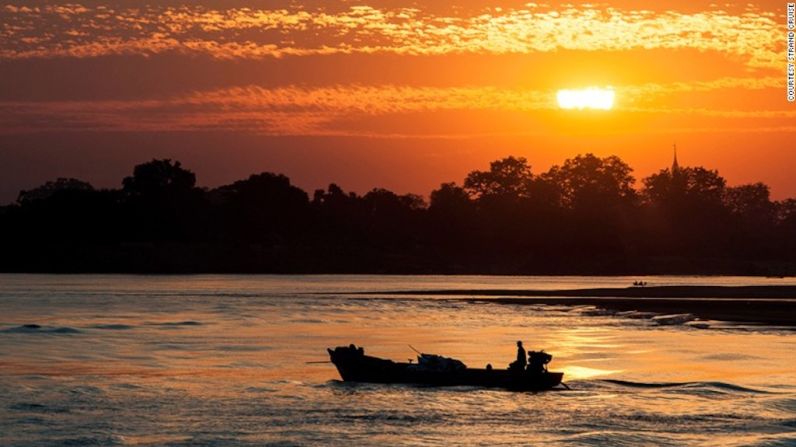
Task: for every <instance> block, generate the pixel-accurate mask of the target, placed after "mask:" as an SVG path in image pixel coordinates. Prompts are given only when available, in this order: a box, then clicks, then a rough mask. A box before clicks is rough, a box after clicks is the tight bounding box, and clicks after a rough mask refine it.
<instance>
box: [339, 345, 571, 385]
mask: <svg viewBox="0 0 796 447" xmlns="http://www.w3.org/2000/svg"><path fill="white" fill-rule="evenodd" d="M327 351H328V352H329V358H330V360H331V362H332V364H334V366H335V367H337V371H338V372H339V373H340V377H341V378H342V379H343V381H344V382H366V383H401V384H415V385H423V386H434V387H446V386H474V387H481V388H502V389H507V390H513V391H545V390H550V389H553V388H555V387H556V386H558V385H559V384H561V381H562V379H563V378H564V373H562V372H549V371H547V368H546V364H547V362H549V361H550V359H552V356H550V355H549V354H546V353H544V352H542V353H540V354H542V359H543V360H542V363H541V367H538V368H534V369H531V368H529V369H528V370H523V369H520V370H515V369H494V368H492V367H491V365H487V367H486V368H468V367H467V366H465V365H464V363H462V362H461V361H459V360H455V359H450V358H446V357H442V356H438V355H434V354H419V355H418V362H417V363H413V362H411V361H410V362H394V361H392V360H387V359H382V358H379V357H373V356H369V355H365V350H364V349H363V348H361V347H359V348H358V347H356V346H355V345H350V346H339V347H337V348H335V349H329V348H327ZM532 354H535V353H532ZM544 359H546V361H544Z"/></svg>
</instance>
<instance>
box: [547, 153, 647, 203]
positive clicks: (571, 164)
mask: <svg viewBox="0 0 796 447" xmlns="http://www.w3.org/2000/svg"><path fill="white" fill-rule="evenodd" d="M632 172H633V169H632V168H631V167H630V166H628V165H627V164H626V163H625V162H623V161H622V160H621V159H620V158H619V157H616V156H610V157H606V158H599V157H596V156H595V155H594V154H586V155H578V156H577V157H575V158H571V159H568V160H566V161H565V162H564V164H563V165H561V166H553V167H552V168H550V171H548V172H547V173H546V174H545V175H544V177H545V178H546V179H547V180H548V181H549V182H550V183H551V184H553V185H555V186H556V187H557V188H558V189H559V191H560V194H561V202H562V205H563V206H564V207H567V208H570V209H575V210H580V211H583V212H586V213H588V214H593V213H595V212H597V211H598V210H605V209H609V210H612V211H613V212H616V211H617V210H616V208H617V207H624V206H631V205H633V204H634V202H635V200H636V191H635V189H633V184H634V183H635V181H636V180H635V179H634V178H633V175H632Z"/></svg>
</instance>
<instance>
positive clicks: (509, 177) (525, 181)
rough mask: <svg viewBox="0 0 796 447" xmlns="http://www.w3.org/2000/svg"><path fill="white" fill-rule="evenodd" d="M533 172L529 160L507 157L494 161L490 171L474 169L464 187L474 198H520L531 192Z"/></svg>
mask: <svg viewBox="0 0 796 447" xmlns="http://www.w3.org/2000/svg"><path fill="white" fill-rule="evenodd" d="M532 181H533V174H532V173H531V166H530V165H529V164H528V160H526V159H525V158H523V157H506V158H503V159H501V160H497V161H493V162H492V163H490V165H489V171H473V172H471V173H469V174H468V175H467V178H466V179H465V180H464V189H465V190H466V191H467V192H468V193H469V194H470V196H471V197H474V198H477V199H479V198H483V197H490V196H501V197H511V198H519V197H525V196H527V195H528V194H529V191H530V188H531V184H532Z"/></svg>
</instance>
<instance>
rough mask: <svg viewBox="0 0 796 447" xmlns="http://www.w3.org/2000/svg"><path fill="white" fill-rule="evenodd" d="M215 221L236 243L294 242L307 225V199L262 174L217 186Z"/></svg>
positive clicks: (287, 184) (284, 181) (281, 178)
mask: <svg viewBox="0 0 796 447" xmlns="http://www.w3.org/2000/svg"><path fill="white" fill-rule="evenodd" d="M213 193H214V194H217V195H220V196H221V197H222V204H221V206H220V207H219V215H218V216H217V218H219V219H220V220H221V221H222V222H225V223H226V224H227V228H226V232H227V234H229V235H231V236H233V237H234V238H236V239H240V238H243V239H246V240H256V241H268V242H271V243H274V242H278V241H280V238H283V237H288V238H295V237H296V236H297V235H298V234H300V233H302V231H304V229H306V227H307V225H308V219H309V197H308V196H307V193H305V192H304V191H302V190H301V189H299V188H297V187H295V186H293V185H291V184H290V179H288V178H287V177H286V176H284V175H282V174H273V173H270V172H263V173H261V174H256V175H252V176H250V177H249V178H248V179H246V180H239V181H237V182H235V183H232V184H231V185H226V186H221V187H219V188H217V189H216V190H215V191H213Z"/></svg>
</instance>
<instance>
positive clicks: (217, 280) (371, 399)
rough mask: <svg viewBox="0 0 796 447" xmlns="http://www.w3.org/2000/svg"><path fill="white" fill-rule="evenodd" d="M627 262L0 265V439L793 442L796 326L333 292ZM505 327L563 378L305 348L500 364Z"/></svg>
mask: <svg viewBox="0 0 796 447" xmlns="http://www.w3.org/2000/svg"><path fill="white" fill-rule="evenodd" d="M635 279H638V278H622V277H596V278H595V277H463V276H440V277H435V276H425V277H411V276H234V275H218V276H123V275H118V276H117V275H109V276H90V275H77V276H51V275H0V445H3V446H51V445H52V446H68V445H103V446H113V445H207V446H215V445H217V446H227V445H230V446H235V445H280V446H283V445H284V446H288V445H324V446H325V445H490V446H492V445H518V444H525V445H537V444H543V443H544V444H545V445H553V446H555V445H573V446H580V445H583V446H589V445H612V446H621V445H672V446H681V445H704V446H716V445H723V446H736V445H737V446H741V445H743V446H789V445H796V332H793V331H790V330H787V329H784V328H776V327H749V326H740V325H732V324H725V323H721V322H711V324H710V327H709V328H707V329H704V328H703V329H699V328H696V327H694V326H689V325H666V326H660V325H657V324H654V323H653V322H652V321H651V320H648V319H639V318H627V317H624V316H616V315H603V314H601V313H600V312H598V311H595V309H592V308H588V307H565V306H520V305H505V304H490V303H470V302H466V301H462V300H457V299H451V298H450V297H424V296H412V297H409V298H406V297H403V298H401V297H391V296H388V297H384V296H380V295H378V296H377V295H368V294H367V293H364V294H358V295H351V294H348V293H347V292H368V291H393V290H417V289H421V290H422V289H448V288H451V289H456V288H460V289H479V288H494V289H510V288H526V289H542V288H572V287H578V288H580V287H583V288H586V287H622V286H626V285H628V284H630V283H631V282H632V281H633V280H635ZM644 280H646V281H647V282H648V283H649V285H650V286H653V285H672V284H721V285H750V284H780V285H781V284H794V280H793V279H763V278H735V277H723V278H716V277H714V278H698V277H648V278H644ZM26 325H28V326H26ZM30 325H36V326H30ZM518 339H521V340H524V341H525V345H526V347H528V348H533V349H545V350H546V351H547V352H550V353H552V354H553V355H554V360H553V362H552V364H551V365H550V369H551V370H558V371H563V372H565V374H566V376H565V381H566V383H567V384H568V385H569V387H570V388H571V390H570V391H567V390H564V391H553V392H546V393H538V394H534V393H512V392H507V391H498V390H483V389H475V388H452V389H433V388H422V387H412V386H403V385H367V384H359V385H353V384H344V383H342V382H340V381H339V377H338V375H337V372H336V370H335V369H334V367H333V366H332V365H330V364H327V363H317V364H308V363H307V362H312V361H324V360H327V359H328V356H327V355H326V351H325V349H326V348H327V347H334V346H338V345H348V344H349V343H356V344H357V345H362V346H364V347H365V349H366V352H367V353H368V354H372V355H377V356H380V357H388V358H393V359H396V360H406V359H408V358H412V357H413V356H414V353H413V352H412V350H411V349H410V348H409V346H408V345H410V344H411V345H412V346H414V347H416V348H418V349H420V350H422V351H424V352H429V353H437V354H443V355H446V356H452V357H456V358H458V359H461V360H462V361H464V362H465V363H466V364H468V365H471V366H478V367H483V366H484V365H486V363H488V362H489V363H492V364H493V365H495V366H496V367H504V366H505V365H506V364H508V363H509V362H510V361H511V360H512V359H513V357H514V356H515V347H514V342H515V341H516V340H518Z"/></svg>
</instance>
